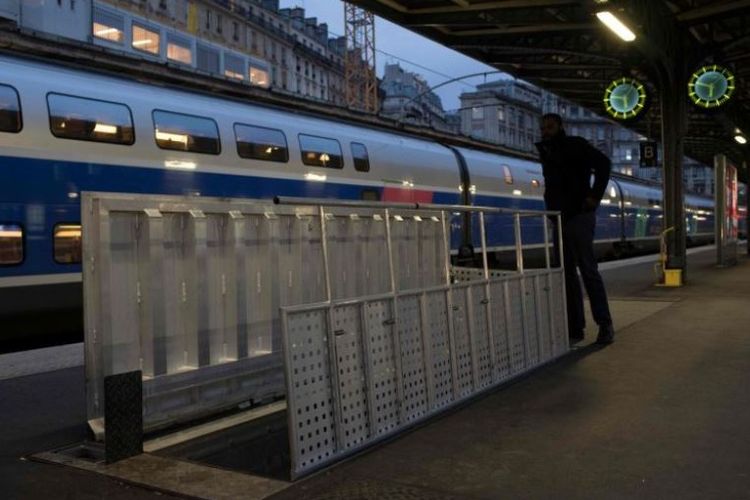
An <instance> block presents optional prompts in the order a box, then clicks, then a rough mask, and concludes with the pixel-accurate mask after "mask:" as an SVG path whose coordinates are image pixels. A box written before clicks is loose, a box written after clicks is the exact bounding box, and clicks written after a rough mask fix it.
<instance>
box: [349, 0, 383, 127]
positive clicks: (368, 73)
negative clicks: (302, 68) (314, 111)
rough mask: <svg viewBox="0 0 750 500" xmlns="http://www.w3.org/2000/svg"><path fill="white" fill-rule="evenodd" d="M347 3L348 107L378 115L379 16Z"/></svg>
mask: <svg viewBox="0 0 750 500" xmlns="http://www.w3.org/2000/svg"><path fill="white" fill-rule="evenodd" d="M343 3H344V24H345V26H346V55H345V59H344V67H345V70H344V71H345V78H344V79H345V82H344V83H345V85H346V105H347V106H348V107H350V108H355V109H361V110H363V111H366V112H368V113H377V112H378V110H379V105H378V77H377V74H376V73H375V68H376V66H375V15H374V14H372V13H371V12H368V11H366V10H365V9H363V8H361V7H357V6H355V5H352V4H350V3H348V2H343Z"/></svg>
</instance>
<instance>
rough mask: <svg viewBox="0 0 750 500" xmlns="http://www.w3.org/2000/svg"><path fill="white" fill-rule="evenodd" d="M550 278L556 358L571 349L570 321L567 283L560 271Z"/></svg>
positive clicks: (556, 271)
mask: <svg viewBox="0 0 750 500" xmlns="http://www.w3.org/2000/svg"><path fill="white" fill-rule="evenodd" d="M550 277H551V281H552V290H551V293H552V328H553V337H554V339H555V356H559V355H561V354H563V353H565V352H567V351H568V350H569V349H570V345H569V340H568V321H567V318H566V311H565V282H564V278H563V273H562V271H560V270H555V271H553V272H552V273H551V274H550Z"/></svg>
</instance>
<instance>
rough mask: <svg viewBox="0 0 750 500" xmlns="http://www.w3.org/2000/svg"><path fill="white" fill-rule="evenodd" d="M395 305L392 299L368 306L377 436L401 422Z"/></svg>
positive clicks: (370, 391) (367, 318)
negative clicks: (394, 340) (393, 308)
mask: <svg viewBox="0 0 750 500" xmlns="http://www.w3.org/2000/svg"><path fill="white" fill-rule="evenodd" d="M392 306H393V301H392V300H391V299H386V300H376V301H369V302H367V304H366V306H365V314H366V318H365V320H366V325H367V337H366V342H367V344H368V354H369V356H368V359H369V365H370V377H371V379H370V384H369V395H370V402H371V406H370V408H372V426H373V433H372V434H373V435H374V436H380V435H383V434H386V433H388V432H389V431H391V430H393V429H395V428H396V426H397V425H398V422H399V418H398V412H399V404H398V390H397V385H398V380H397V378H396V358H395V352H394V343H393V329H394V324H395V321H394V319H393V311H392Z"/></svg>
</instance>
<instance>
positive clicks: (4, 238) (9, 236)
mask: <svg viewBox="0 0 750 500" xmlns="http://www.w3.org/2000/svg"><path fill="white" fill-rule="evenodd" d="M22 261H23V228H21V226H20V225H18V224H0V265H2V266H11V265H14V264H20V263H21V262H22Z"/></svg>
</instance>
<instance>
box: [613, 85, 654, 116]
mask: <svg viewBox="0 0 750 500" xmlns="http://www.w3.org/2000/svg"><path fill="white" fill-rule="evenodd" d="M645 106H646V88H645V87H644V86H643V84H642V83H640V82H639V81H638V80H635V79H633V78H618V79H617V80H615V81H613V82H612V83H610V84H609V87H607V90H606V91H605V92H604V107H605V109H606V110H607V113H609V115H610V116H612V117H613V118H617V119H618V120H628V119H630V118H634V117H636V116H637V115H638V114H639V113H640V112H641V111H643V108H644V107H645Z"/></svg>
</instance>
